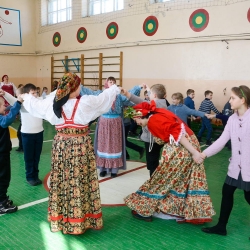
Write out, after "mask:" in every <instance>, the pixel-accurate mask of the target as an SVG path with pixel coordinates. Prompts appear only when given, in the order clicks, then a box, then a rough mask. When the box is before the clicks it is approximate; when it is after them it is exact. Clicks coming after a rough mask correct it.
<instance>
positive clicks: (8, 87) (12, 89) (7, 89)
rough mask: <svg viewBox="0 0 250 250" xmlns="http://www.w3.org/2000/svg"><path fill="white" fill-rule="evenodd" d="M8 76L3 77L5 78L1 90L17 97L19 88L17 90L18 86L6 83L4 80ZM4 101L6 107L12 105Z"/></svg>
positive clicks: (0, 86)
mask: <svg viewBox="0 0 250 250" xmlns="http://www.w3.org/2000/svg"><path fill="white" fill-rule="evenodd" d="M6 76H7V75H3V77H2V82H1V83H0V88H1V89H2V90H3V91H5V92H7V93H9V94H11V95H12V96H15V94H16V90H17V88H16V86H15V85H14V83H12V82H8V83H6V82H4V78H5V77H6ZM4 101H5V103H4V104H5V106H6V107H7V106H9V105H10V104H9V103H8V102H7V101H6V100H4Z"/></svg>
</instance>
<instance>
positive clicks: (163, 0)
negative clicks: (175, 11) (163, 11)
mask: <svg viewBox="0 0 250 250" xmlns="http://www.w3.org/2000/svg"><path fill="white" fill-rule="evenodd" d="M170 1H172V0H150V3H164V2H170Z"/></svg>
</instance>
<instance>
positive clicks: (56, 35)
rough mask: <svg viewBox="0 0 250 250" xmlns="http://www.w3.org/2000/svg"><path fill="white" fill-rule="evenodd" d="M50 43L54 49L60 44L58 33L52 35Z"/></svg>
mask: <svg viewBox="0 0 250 250" xmlns="http://www.w3.org/2000/svg"><path fill="white" fill-rule="evenodd" d="M52 42H53V44H54V46H55V47H58V46H59V45H60V43H61V35H60V33H59V32H56V33H55V34H54V35H53V38H52Z"/></svg>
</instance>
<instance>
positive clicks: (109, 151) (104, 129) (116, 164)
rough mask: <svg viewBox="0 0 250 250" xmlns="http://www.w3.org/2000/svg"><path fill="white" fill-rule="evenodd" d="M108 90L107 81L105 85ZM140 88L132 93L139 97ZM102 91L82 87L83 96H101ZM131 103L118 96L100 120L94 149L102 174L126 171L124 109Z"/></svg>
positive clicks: (135, 88)
mask: <svg viewBox="0 0 250 250" xmlns="http://www.w3.org/2000/svg"><path fill="white" fill-rule="evenodd" d="M104 87H105V89H108V84H107V80H106V82H105V85H104ZM140 91H141V87H140V86H135V87H134V88H132V89H131V90H130V92H131V93H133V94H135V95H139V94H140ZM101 92H102V91H100V90H99V91H91V90H90V89H87V88H85V87H81V93H80V94H81V95H85V94H95V95H96V94H97V95H98V94H100V93H101ZM131 105H133V103H131V102H130V101H129V100H128V99H127V98H126V97H125V96H123V95H121V94H120V95H117V97H116V99H115V101H114V102H113V104H112V107H111V108H110V109H109V111H108V112H106V113H105V114H102V115H101V116H100V118H99V119H98V122H97V126H96V130H95V140H94V148H95V155H96V165H97V168H99V169H100V173H102V172H105V171H106V172H110V173H111V174H113V175H115V176H116V174H117V173H118V171H119V169H126V140H125V130H124V123H123V107H124V106H131Z"/></svg>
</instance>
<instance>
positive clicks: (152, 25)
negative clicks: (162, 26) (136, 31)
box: [143, 16, 159, 36]
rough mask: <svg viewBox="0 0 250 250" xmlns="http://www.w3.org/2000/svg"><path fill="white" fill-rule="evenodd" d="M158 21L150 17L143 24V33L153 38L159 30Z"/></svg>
mask: <svg viewBox="0 0 250 250" xmlns="http://www.w3.org/2000/svg"><path fill="white" fill-rule="evenodd" d="M158 27H159V24H158V19H157V18H156V17H155V16H149V17H147V18H146V19H145V21H144V23H143V31H144V33H145V34H146V35H147V36H153V35H154V34H155V33H156V31H157V30H158Z"/></svg>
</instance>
